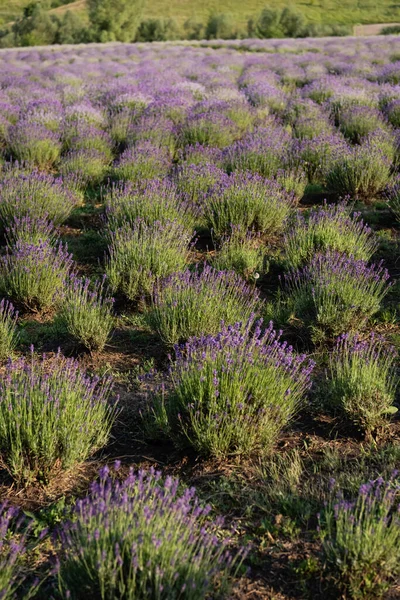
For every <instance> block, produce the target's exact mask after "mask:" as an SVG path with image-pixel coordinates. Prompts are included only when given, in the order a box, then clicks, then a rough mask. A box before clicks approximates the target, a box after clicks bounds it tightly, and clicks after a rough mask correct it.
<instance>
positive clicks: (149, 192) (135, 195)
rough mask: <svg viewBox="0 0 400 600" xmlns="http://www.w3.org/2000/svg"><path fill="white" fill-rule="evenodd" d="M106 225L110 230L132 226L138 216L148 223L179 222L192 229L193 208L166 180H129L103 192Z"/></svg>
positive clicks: (193, 220)
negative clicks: (139, 181)
mask: <svg viewBox="0 0 400 600" xmlns="http://www.w3.org/2000/svg"><path fill="white" fill-rule="evenodd" d="M105 205H106V216H107V223H108V228H109V229H110V230H111V231H112V230H115V229H117V228H118V227H122V226H125V225H131V226H132V225H133V224H134V223H135V221H136V220H137V219H138V218H141V219H143V220H144V221H145V222H146V223H148V224H149V225H151V224H152V223H154V222H155V221H159V222H160V223H166V222H169V221H174V220H176V221H178V222H179V223H181V224H182V226H184V227H186V228H187V230H188V231H193V228H194V224H195V219H196V215H197V213H198V209H197V210H196V208H195V206H194V204H193V202H190V201H189V200H186V199H184V198H181V197H180V196H179V195H178V193H177V190H176V187H175V185H174V183H172V182H171V181H169V180H168V179H165V180H158V179H154V180H150V181H144V182H142V183H141V184H139V183H137V184H133V183H132V182H128V183H120V184H116V185H113V186H112V187H111V188H110V189H109V190H108V192H107V193H106V194H105Z"/></svg>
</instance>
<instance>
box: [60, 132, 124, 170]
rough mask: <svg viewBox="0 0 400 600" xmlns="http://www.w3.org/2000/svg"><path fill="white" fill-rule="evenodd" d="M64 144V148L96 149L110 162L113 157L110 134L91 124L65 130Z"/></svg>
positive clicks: (77, 149)
mask: <svg viewBox="0 0 400 600" xmlns="http://www.w3.org/2000/svg"><path fill="white" fill-rule="evenodd" d="M64 145H65V149H66V150H75V151H79V150H86V151H91V150H96V151H97V152H100V153H101V154H102V155H103V156H104V160H106V161H107V162H110V161H111V159H112V157H113V152H112V140H111V138H110V136H109V135H108V134H107V133H106V132H105V131H103V130H102V129H98V128H97V127H94V126H92V125H88V126H86V127H81V126H80V125H77V126H76V127H71V128H70V129H67V130H66V131H65V139H64Z"/></svg>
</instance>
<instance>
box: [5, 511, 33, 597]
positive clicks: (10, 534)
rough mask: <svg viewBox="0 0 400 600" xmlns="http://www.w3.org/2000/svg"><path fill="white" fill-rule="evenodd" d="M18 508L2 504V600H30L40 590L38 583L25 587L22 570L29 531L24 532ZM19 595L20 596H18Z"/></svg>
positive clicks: (25, 577)
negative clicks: (27, 588)
mask: <svg viewBox="0 0 400 600" xmlns="http://www.w3.org/2000/svg"><path fill="white" fill-rule="evenodd" d="M20 517H21V515H20V512H19V510H18V508H16V507H14V506H10V505H9V504H7V503H4V504H0V550H1V553H0V597H1V599H2V600H14V599H15V598H17V597H18V598H21V600H29V598H32V597H33V596H35V594H36V592H37V590H38V587H39V586H38V582H37V581H35V582H33V583H31V584H30V586H29V590H26V589H25V590H24V589H23V586H24V584H25V582H26V579H27V576H26V574H25V573H24V572H23V569H22V568H21V563H22V560H23V558H24V555H25V554H26V547H27V538H28V533H29V531H27V530H25V531H22V519H21V518H20ZM17 594H18V596H17Z"/></svg>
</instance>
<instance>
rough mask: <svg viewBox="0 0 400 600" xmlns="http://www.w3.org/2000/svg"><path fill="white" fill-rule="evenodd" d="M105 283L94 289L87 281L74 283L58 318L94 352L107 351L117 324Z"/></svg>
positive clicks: (66, 294) (67, 291)
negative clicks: (106, 348) (114, 325)
mask: <svg viewBox="0 0 400 600" xmlns="http://www.w3.org/2000/svg"><path fill="white" fill-rule="evenodd" d="M104 281H105V280H104V278H103V281H102V282H97V283H95V284H94V285H93V286H90V280H89V279H87V278H83V279H73V280H71V281H70V282H69V285H68V287H67V290H66V293H65V297H64V299H63V303H62V307H61V311H60V314H59V317H58V318H59V320H60V322H61V324H62V326H63V327H64V328H65V329H66V331H67V332H68V334H69V335H70V336H71V337H72V338H73V339H74V340H75V341H76V342H77V343H78V344H81V345H83V346H84V347H85V348H86V349H87V350H90V351H91V352H92V351H94V350H97V351H101V350H103V349H104V346H105V345H106V342H107V340H108V338H109V336H110V333H111V330H112V327H113V324H114V319H113V316H112V314H111V310H112V304H113V300H112V298H108V297H106V296H105V294H106V291H105V290H104Z"/></svg>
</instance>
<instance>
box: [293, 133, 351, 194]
mask: <svg viewBox="0 0 400 600" xmlns="http://www.w3.org/2000/svg"><path fill="white" fill-rule="evenodd" d="M347 151H348V146H347V143H346V141H345V140H344V138H343V137H341V136H339V135H338V134H335V133H332V134H329V135H328V134H321V135H318V136H315V137H313V138H312V139H303V140H299V141H297V142H295V143H294V144H293V147H292V152H291V160H292V162H293V163H294V164H298V165H299V166H301V168H302V169H303V170H304V171H305V173H306V176H307V179H308V182H309V183H311V184H316V183H317V184H320V185H324V184H325V180H326V175H327V173H328V171H329V170H330V168H331V166H332V164H333V163H334V162H335V160H336V159H337V158H339V157H340V156H341V155H342V154H343V152H347Z"/></svg>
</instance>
